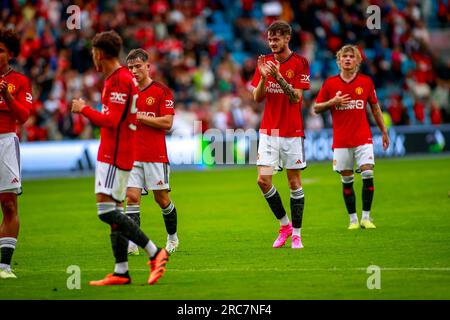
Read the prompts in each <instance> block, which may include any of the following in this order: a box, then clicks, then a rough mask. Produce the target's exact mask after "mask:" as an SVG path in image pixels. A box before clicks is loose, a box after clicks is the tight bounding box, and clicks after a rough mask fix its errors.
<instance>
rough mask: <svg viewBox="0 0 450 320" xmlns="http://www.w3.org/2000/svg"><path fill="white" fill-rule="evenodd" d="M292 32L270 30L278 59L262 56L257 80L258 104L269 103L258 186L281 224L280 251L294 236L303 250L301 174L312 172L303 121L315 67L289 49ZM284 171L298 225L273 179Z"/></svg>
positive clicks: (278, 27) (282, 26)
mask: <svg viewBox="0 0 450 320" xmlns="http://www.w3.org/2000/svg"><path fill="white" fill-rule="evenodd" d="M291 32H292V29H291V27H290V25H289V24H288V23H286V22H284V21H275V22H273V23H272V24H271V25H270V26H269V28H268V30H267V39H268V43H269V46H270V49H271V51H272V54H269V55H265V56H259V58H258V62H257V65H258V67H257V68H256V70H255V74H254V76H253V80H252V83H251V84H252V86H253V87H254V89H253V98H254V100H255V101H257V102H260V101H262V100H264V98H265V99H266V103H265V108H264V114H263V118H262V121H261V127H260V130H259V133H260V134H259V146H258V160H257V166H258V185H259V187H260V188H261V191H262V192H263V195H264V197H265V198H266V200H267V202H268V203H269V206H270V208H271V209H272V212H273V213H274V214H275V216H276V218H277V219H278V220H279V222H280V230H279V235H278V238H277V239H276V240H275V242H274V244H273V247H274V248H279V247H281V246H283V245H284V244H285V243H286V240H287V238H289V237H290V236H291V235H292V244H291V247H292V248H294V249H300V248H303V244H302V241H301V234H300V232H301V227H302V220H303V209H304V204H305V198H304V193H303V189H302V185H301V180H300V170H303V169H305V168H306V160H305V153H304V148H303V146H304V141H303V140H304V136H305V134H304V131H303V120H302V113H301V108H302V96H303V90H308V89H309V63H308V61H307V60H306V59H305V58H303V57H302V56H300V55H298V54H296V53H294V52H292V51H291V50H290V49H289V41H290V39H291ZM282 166H284V167H285V168H286V172H287V178H288V183H289V188H290V190H291V197H290V207H291V214H292V224H291V223H290V221H289V218H288V216H287V214H286V211H285V209H284V207H283V204H282V202H281V198H280V195H279V194H278V191H277V190H276V189H275V186H274V185H273V184H272V175H273V173H274V172H275V170H276V169H277V168H279V167H282Z"/></svg>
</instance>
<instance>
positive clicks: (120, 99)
mask: <svg viewBox="0 0 450 320" xmlns="http://www.w3.org/2000/svg"><path fill="white" fill-rule="evenodd" d="M126 98H127V94H126V93H119V92H111V96H110V97H109V100H110V101H111V102H115V103H120V104H125V102H126Z"/></svg>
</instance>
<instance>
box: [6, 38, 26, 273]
mask: <svg viewBox="0 0 450 320" xmlns="http://www.w3.org/2000/svg"><path fill="white" fill-rule="evenodd" d="M19 50H20V39H19V37H18V36H17V34H16V33H15V32H14V31H12V30H7V29H0V202H1V207H2V213H3V221H2V224H1V226H0V251H1V260H0V279H13V278H17V277H16V275H15V274H14V273H13V271H12V270H11V260H12V256H13V253H14V250H15V248H16V244H17V236H18V235H19V215H18V210H17V195H20V194H21V193H22V184H21V175H20V169H21V168H20V149H19V139H18V138H17V136H16V125H17V123H18V122H19V123H21V124H22V123H24V122H25V121H27V119H28V117H29V116H30V113H31V110H32V108H33V98H32V95H31V85H30V82H29V80H28V78H27V77H25V76H24V75H23V74H21V73H18V72H16V71H14V70H13V69H12V68H11V66H10V65H9V62H10V60H11V59H12V58H13V57H15V56H17V55H18V54H19Z"/></svg>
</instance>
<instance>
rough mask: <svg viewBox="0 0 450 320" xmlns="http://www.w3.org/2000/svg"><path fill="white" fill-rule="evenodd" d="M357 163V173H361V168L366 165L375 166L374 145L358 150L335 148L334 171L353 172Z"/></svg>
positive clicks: (363, 146) (364, 145)
mask: <svg viewBox="0 0 450 320" xmlns="http://www.w3.org/2000/svg"><path fill="white" fill-rule="evenodd" d="M355 162H356V172H360V167H361V166H362V165H364V164H371V165H375V158H374V154H373V145H372V144H371V143H368V144H363V145H361V146H358V147H356V148H335V149H334V151H333V170H334V171H337V172H341V171H343V170H353V168H354V165H355Z"/></svg>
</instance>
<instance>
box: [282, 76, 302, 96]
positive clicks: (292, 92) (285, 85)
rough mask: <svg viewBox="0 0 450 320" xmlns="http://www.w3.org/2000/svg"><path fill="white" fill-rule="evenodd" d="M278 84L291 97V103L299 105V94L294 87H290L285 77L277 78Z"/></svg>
mask: <svg viewBox="0 0 450 320" xmlns="http://www.w3.org/2000/svg"><path fill="white" fill-rule="evenodd" d="M277 82H278V84H279V85H280V87H281V89H282V90H283V92H284V93H285V94H286V95H287V96H288V97H289V101H290V102H291V103H297V102H299V101H300V97H299V95H298V92H297V91H295V89H294V88H293V87H292V85H290V84H289V83H287V81H286V80H284V78H283V76H280V77H279V78H277Z"/></svg>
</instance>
